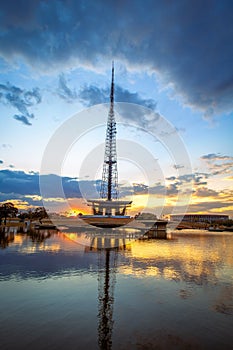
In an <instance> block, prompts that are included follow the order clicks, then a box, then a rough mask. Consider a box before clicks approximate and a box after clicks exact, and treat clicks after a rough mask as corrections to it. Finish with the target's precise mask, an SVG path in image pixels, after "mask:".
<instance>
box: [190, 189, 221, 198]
mask: <svg viewBox="0 0 233 350" xmlns="http://www.w3.org/2000/svg"><path fill="white" fill-rule="evenodd" d="M218 194H219V193H218V192H217V191H214V190H212V189H210V188H207V187H201V188H198V189H197V190H196V192H195V195H196V196H197V197H217V196H218Z"/></svg>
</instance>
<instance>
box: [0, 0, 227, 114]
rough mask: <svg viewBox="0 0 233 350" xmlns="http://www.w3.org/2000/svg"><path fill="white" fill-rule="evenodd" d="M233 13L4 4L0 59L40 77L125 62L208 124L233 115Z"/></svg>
mask: <svg viewBox="0 0 233 350" xmlns="http://www.w3.org/2000/svg"><path fill="white" fill-rule="evenodd" d="M232 8H233V4H232V1H230V0H223V1H221V2H220V1H218V0H213V1H206V2H205V6H203V1H201V0H196V1H192V2H187V1H182V0H181V1H179V2H172V3H169V5H168V4H167V2H154V1H153V0H149V1H147V2H146V6H145V4H144V3H143V2H142V1H140V0H136V1H134V2H133V3H132V1H129V0H128V1H127V0H126V1H124V3H122V2H107V1H104V2H101V3H98V4H97V3H94V2H91V1H86V2H85V4H84V3H83V2H79V1H75V0H70V1H69V2H68V3H67V2H65V1H64V2H63V1H56V2H53V1H50V2H48V1H47V2H46V1H33V2H18V1H16V0H15V1H11V2H4V3H2V4H1V23H0V29H1V37H0V54H1V56H2V57H3V58H4V59H5V60H7V61H9V62H10V61H12V59H14V58H17V57H23V58H24V59H25V60H26V61H27V62H28V63H30V64H31V65H32V66H33V67H36V69H37V70H38V69H40V68H42V69H44V70H45V69H46V70H48V67H49V68H50V69H52V68H54V67H55V68H59V69H60V68H61V67H68V66H71V65H72V66H74V62H75V64H76V65H77V66H80V65H82V66H83V67H88V66H90V65H92V67H96V65H97V64H98V63H99V62H104V61H108V62H109V61H110V60H111V59H112V58H114V59H115V60H122V61H124V62H125V63H126V64H127V65H128V67H132V66H134V67H136V68H137V69H139V70H140V69H148V70H153V71H155V72H156V74H157V76H158V77H159V78H160V79H161V81H162V82H163V84H167V85H169V86H172V87H173V89H174V91H175V93H176V94H178V95H180V96H181V98H182V100H183V102H184V103H185V104H188V105H189V106H192V107H193V108H197V109H199V110H202V111H203V114H204V115H205V117H206V118H209V117H211V116H212V115H214V114H218V113H222V112H227V113H229V112H231V111H232V100H233V82H232V76H233V66H232V59H231V58H232V53H233V46H232V35H233V33H232V31H233V29H232ZM129 14H130V16H129ZM103 17H104V20H103ZM63 83H64V82H63ZM65 90H66V89H65V86H63V91H65ZM70 93H71V95H72V93H74V91H73V92H72V91H68V90H67V91H66V94H68V95H69V94H70ZM64 96H65V95H64ZM71 97H72V96H71Z"/></svg>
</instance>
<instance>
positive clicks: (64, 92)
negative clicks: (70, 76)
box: [58, 73, 78, 102]
mask: <svg viewBox="0 0 233 350" xmlns="http://www.w3.org/2000/svg"><path fill="white" fill-rule="evenodd" d="M58 95H59V96H60V97H61V98H63V99H64V100H66V101H67V102H72V101H74V100H76V99H77V97H78V96H77V92H76V90H75V89H73V90H71V89H70V88H69V87H68V85H67V81H66V78H65V75H64V74H63V73H62V74H60V76H59V82H58Z"/></svg>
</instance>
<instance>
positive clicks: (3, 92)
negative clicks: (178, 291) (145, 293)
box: [0, 0, 233, 217]
mask: <svg viewBox="0 0 233 350" xmlns="http://www.w3.org/2000/svg"><path fill="white" fill-rule="evenodd" d="M232 14H233V4H232V1H227V0H222V1H217V0H216V1H214V0H205V1H199V0H196V1H192V0H190V1H182V0H179V1H174V2H172V1H150V0H148V1H146V2H145V1H139V0H135V1H127V0H126V1H74V0H66V1H65V0H64V1H56V0H55V1H46V0H44V1H39V0H38V1H37V0H33V1H23V0H18V1H14V0H11V1H7V2H6V1H4V2H3V1H1V2H0V19H1V20H0V113H1V142H0V202H1V203H3V202H5V201H11V202H13V203H14V204H15V205H16V206H17V207H18V208H19V209H22V210H23V209H28V208H34V207H36V206H41V205H44V206H45V208H46V209H48V210H49V211H50V212H54V211H56V212H67V213H70V214H72V213H78V212H83V213H85V212H88V210H89V209H88V207H87V205H86V199H87V198H90V197H93V196H95V197H98V196H99V194H98V189H99V185H100V179H101V172H102V162H103V157H104V140H105V127H106V121H107V116H108V108H109V94H110V84H111V66H112V61H113V60H114V66H115V101H116V104H115V117H116V121H117V154H118V159H119V162H118V176H119V193H120V195H119V196H120V198H121V199H130V200H133V206H132V213H136V212H138V211H146V212H148V211H149V212H153V213H155V214H156V215H158V216H163V215H167V214H171V213H184V212H185V211H186V212H188V213H215V214H222V213H224V214H227V215H230V216H231V217H232V215H233V205H232V194H233V191H232V179H233V171H232V170H233V167H232V165H233V162H232V161H233V154H232V149H233V147H232V146H233V141H232V127H233V121H232V116H233V110H232V106H233V102H232V101H233V64H232V61H233V47H232V37H233V25H232V23H233V18H232V17H233V15H232Z"/></svg>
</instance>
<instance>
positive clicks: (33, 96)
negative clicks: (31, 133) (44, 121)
mask: <svg viewBox="0 0 233 350" xmlns="http://www.w3.org/2000/svg"><path fill="white" fill-rule="evenodd" d="M0 102H2V103H3V104H5V105H7V106H11V107H13V108H15V109H16V110H17V111H18V112H20V114H15V115H14V118H15V119H16V120H18V121H20V122H22V123H23V124H25V125H31V122H30V119H33V118H34V114H33V113H30V112H29V110H28V108H30V107H32V106H34V105H36V104H39V103H40V102H41V94H40V91H39V89H38V88H34V89H32V90H24V89H21V88H19V87H17V86H14V85H11V84H10V83H7V84H5V85H4V84H0Z"/></svg>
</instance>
